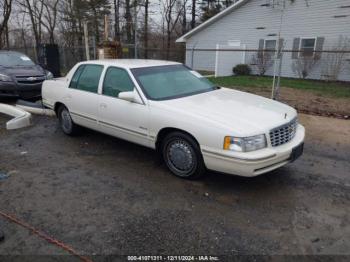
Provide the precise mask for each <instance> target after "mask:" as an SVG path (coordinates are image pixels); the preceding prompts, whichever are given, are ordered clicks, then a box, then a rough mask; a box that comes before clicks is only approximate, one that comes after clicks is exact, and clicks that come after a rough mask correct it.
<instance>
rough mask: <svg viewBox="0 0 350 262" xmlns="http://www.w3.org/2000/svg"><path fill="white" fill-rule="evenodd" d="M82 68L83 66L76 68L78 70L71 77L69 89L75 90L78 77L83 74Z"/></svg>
mask: <svg viewBox="0 0 350 262" xmlns="http://www.w3.org/2000/svg"><path fill="white" fill-rule="evenodd" d="M84 68H85V66H84V65H82V66H79V67H78V69H77V70H76V71H75V73H74V75H73V77H72V80H71V81H70V84H69V88H77V85H78V81H79V78H80V75H81V73H82V72H83V70H84Z"/></svg>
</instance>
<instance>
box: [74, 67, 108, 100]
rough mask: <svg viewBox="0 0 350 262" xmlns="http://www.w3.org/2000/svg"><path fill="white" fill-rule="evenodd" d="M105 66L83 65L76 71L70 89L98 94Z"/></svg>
mask: <svg viewBox="0 0 350 262" xmlns="http://www.w3.org/2000/svg"><path fill="white" fill-rule="evenodd" d="M102 71H103V66H101V65H83V66H81V67H79V68H78V69H77V71H75V74H74V76H73V78H72V81H71V83H70V85H69V87H70V88H74V89H79V90H82V91H87V92H92V93H97V90H98V84H99V82H100V77H101V73H102Z"/></svg>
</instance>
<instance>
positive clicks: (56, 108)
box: [54, 102, 64, 116]
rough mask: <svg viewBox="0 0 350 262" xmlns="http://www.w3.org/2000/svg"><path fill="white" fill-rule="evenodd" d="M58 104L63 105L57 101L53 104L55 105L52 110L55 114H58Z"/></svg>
mask: <svg viewBox="0 0 350 262" xmlns="http://www.w3.org/2000/svg"><path fill="white" fill-rule="evenodd" d="M60 106H64V104H63V103H60V102H57V103H56V104H55V107H54V111H55V113H56V116H57V115H58V112H57V111H58V109H59V108H60Z"/></svg>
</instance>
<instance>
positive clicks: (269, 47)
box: [264, 40, 277, 56]
mask: <svg viewBox="0 0 350 262" xmlns="http://www.w3.org/2000/svg"><path fill="white" fill-rule="evenodd" d="M276 45H277V41H276V40H265V44H264V50H265V51H264V53H265V55H270V56H273V55H274V53H275V51H276Z"/></svg>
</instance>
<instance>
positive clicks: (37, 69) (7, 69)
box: [0, 51, 53, 99]
mask: <svg viewBox="0 0 350 262" xmlns="http://www.w3.org/2000/svg"><path fill="white" fill-rule="evenodd" d="M51 78H53V75H52V74H51V73H50V72H49V71H47V70H44V69H43V68H42V67H41V66H39V65H36V64H35V63H34V62H33V61H32V60H31V59H30V58H29V57H28V56H26V55H24V54H21V53H18V52H13V51H0V97H9V98H22V99H33V98H36V97H40V96H41V85H42V83H43V82H44V80H46V79H51Z"/></svg>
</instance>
